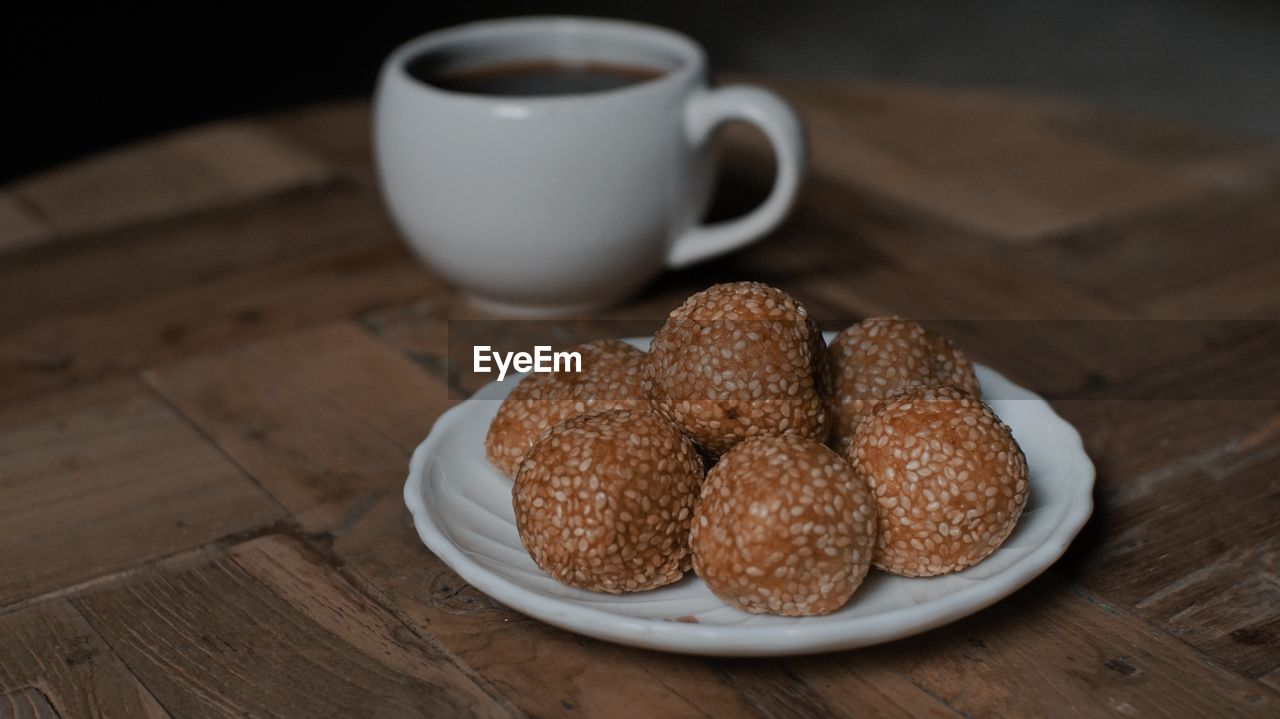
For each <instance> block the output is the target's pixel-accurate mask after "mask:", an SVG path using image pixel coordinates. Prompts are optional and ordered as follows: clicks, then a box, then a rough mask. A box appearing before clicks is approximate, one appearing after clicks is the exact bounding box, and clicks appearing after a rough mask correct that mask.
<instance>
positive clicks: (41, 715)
mask: <svg viewBox="0 0 1280 719" xmlns="http://www.w3.org/2000/svg"><path fill="white" fill-rule="evenodd" d="M0 719H58V711H57V710H56V709H54V708H53V705H52V704H50V703H49V698H48V697H46V696H45V695H44V692H42V691H40V690H39V689H36V688H35V687H27V688H26V689H19V690H17V691H13V692H9V693H7V694H0Z"/></svg>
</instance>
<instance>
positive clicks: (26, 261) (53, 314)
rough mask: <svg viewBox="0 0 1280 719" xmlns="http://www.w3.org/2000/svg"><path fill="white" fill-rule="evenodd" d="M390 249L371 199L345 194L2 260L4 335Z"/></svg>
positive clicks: (335, 191) (303, 195)
mask: <svg viewBox="0 0 1280 719" xmlns="http://www.w3.org/2000/svg"><path fill="white" fill-rule="evenodd" d="M396 241H397V235H396V233H395V230H394V229H393V228H392V227H391V223H390V220H389V219H387V217H386V215H385V213H384V212H383V210H382V201H381V200H380V199H379V198H378V197H377V195H376V193H375V192H373V191H372V190H364V189H358V188H354V187H351V186H346V185H342V186H329V187H326V188H323V189H320V188H317V189H313V190H309V191H305V192H298V193H293V194H290V195H288V196H285V197H280V198H277V199H274V200H271V201H268V202H261V203H254V204H251V205H241V206H237V207H232V208H227V209H224V210H220V211H218V212H210V213H205V214H201V215H196V216H193V217H186V218H181V219H176V220H173V221H169V222H162V223H155V224H151V225H146V226H142V227H130V228H127V229H121V230H117V231H113V232H106V233H103V234H101V235H98V236H96V237H95V238H94V239H92V240H87V239H86V240H82V241H79V242H72V243H60V244H55V245H53V246H50V247H48V248H43V249H42V251H38V252H34V251H33V252H29V253H25V254H22V255H20V256H12V257H8V258H3V257H0V331H4V332H12V331H14V330H16V329H19V328H26V327H31V326H33V325H38V324H43V323H47V322H49V321H50V320H55V319H60V318H63V317H65V316H68V315H74V314H76V313H83V312H91V311H102V310H106V309H109V308H114V307H118V306H120V305H123V304H126V303H129V302H134V301H138V300H141V299H144V298H147V297H151V296H155V295H159V294H163V293H166V292H173V291H175V290H181V289H188V288H192V287H195V286H199V285H204V284H208V283H210V282H213V281H216V280H220V279H224V278H227V277H229V276H232V275H234V274H236V273H237V272H244V271H247V270H261V269H263V268H264V267H266V266H270V265H274V264H281V263H284V264H289V263H297V262H301V261H305V260H306V259H308V258H313V257H316V256H322V255H325V254H328V253H333V252H337V251H342V250H356V249H368V248H370V247H374V246H379V245H388V244H392V243H394V242H396Z"/></svg>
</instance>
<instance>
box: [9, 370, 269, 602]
mask: <svg viewBox="0 0 1280 719" xmlns="http://www.w3.org/2000/svg"><path fill="white" fill-rule="evenodd" d="M0 477H3V478H4V481H3V482H0V567H3V570H0V606H4V605H9V604H12V603H14V602H18V601H20V600H23V599H27V598H30V597H33V596H36V595H39V594H42V593H45V592H51V591H54V590H57V589H60V588H62V587H65V586H67V585H69V584H72V583H76V582H83V581H85V580H88V579H91V578H93V577H97V576H100V575H104V574H107V573H110V572H113V571H116V570H120V569H124V568H126V567H129V566H132V565H134V564H136V563H138V562H142V561H147V560H151V559H156V558H159V557H163V556H165V555H168V554H172V553H175V552H178V551H181V550H184V549H188V548H191V547H196V546H199V545H201V544H204V543H206V542H209V541H212V540H214V539H216V538H218V537H222V536H225V535H228V534H232V533H236V532H241V531H244V530H247V529H251V528H254V527H259V526H263V525H267V524H270V523H272V522H274V521H275V520H277V519H278V518H280V516H281V511H280V508H279V507H278V505H276V504H275V503H274V502H273V501H272V500H271V499H270V498H269V497H268V496H267V495H266V494H264V493H263V492H262V491H261V490H260V489H258V488H257V487H256V486H255V485H254V484H253V482H252V481H251V480H250V479H249V478H247V477H246V476H245V475H244V473H243V472H241V471H240V470H239V469H237V468H236V467H235V465H233V464H232V463H231V462H230V461H228V460H227V459H226V458H225V457H224V456H222V455H221V454H220V453H219V452H218V451H217V450H216V449H214V448H213V447H212V446H210V445H209V444H208V443H207V442H206V441H204V439H202V438H201V437H200V436H199V435H198V434H197V433H196V432H195V431H194V430H193V429H192V428H191V426H190V425H189V424H188V423H187V422H186V421H185V420H184V419H183V418H182V417H180V416H179V415H178V414H177V413H175V412H174V411H173V410H172V409H171V408H170V407H169V406H168V405H166V404H164V403H163V402H161V401H160V400H159V399H157V398H156V397H155V396H154V395H153V394H151V393H150V392H149V391H147V389H146V388H145V387H143V386H141V385H140V384H139V383H137V382H135V381H126V380H121V381H118V382H110V383H105V384H99V385H95V386H90V387H87V388H84V389H81V390H77V391H73V392H69V393H65V394H60V395H57V396H54V397H51V398H48V399H45V400H40V401H38V402H33V403H29V404H27V405H25V406H23V407H20V408H17V409H11V410H5V411H3V412H0Z"/></svg>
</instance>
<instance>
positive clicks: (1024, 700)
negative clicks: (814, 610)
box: [812, 577, 1280, 717]
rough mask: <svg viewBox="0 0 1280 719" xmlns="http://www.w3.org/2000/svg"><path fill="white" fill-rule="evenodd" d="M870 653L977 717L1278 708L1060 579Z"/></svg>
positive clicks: (1257, 689)
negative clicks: (947, 624)
mask: <svg viewBox="0 0 1280 719" xmlns="http://www.w3.org/2000/svg"><path fill="white" fill-rule="evenodd" d="M870 653H871V654H874V655H875V659H874V661H877V662H884V663H885V664H887V665H888V666H889V667H890V668H894V669H898V670H900V671H906V672H908V673H909V675H910V676H911V677H912V679H913V680H914V681H915V682H916V683H918V684H919V685H920V686H922V687H924V688H926V689H927V690H928V691H929V692H930V693H931V694H932V695H934V696H937V697H939V698H940V699H942V700H943V701H945V702H947V703H948V704H949V705H950V706H952V707H953V708H955V709H957V710H959V711H960V712H962V713H964V714H966V715H969V716H1103V715H1111V714H1120V715H1138V716H1146V715H1156V716H1162V715H1171V716H1205V717H1214V716H1259V717H1261V716H1271V715H1273V714H1274V713H1275V712H1276V710H1277V708H1280V694H1277V693H1276V692H1273V691H1271V690H1270V689H1269V688H1268V687H1265V686H1263V685H1262V684H1260V683H1259V682H1256V681H1253V680H1250V679H1246V678H1243V677H1240V676H1239V675H1237V674H1235V673H1234V672H1232V671H1231V670H1230V669H1227V668H1225V667H1222V666H1219V665H1215V664H1213V663H1211V662H1206V661H1204V660H1203V659H1202V658H1201V657H1200V656H1199V655H1198V654H1197V653H1196V652H1195V650H1193V649H1191V648H1190V647H1188V646H1186V645H1185V644H1183V643H1182V642H1180V641H1179V640H1178V639H1176V638H1174V637H1171V636H1168V635H1166V634H1164V633H1162V632H1159V631H1154V630H1152V628H1151V627H1149V626H1148V625H1147V624H1146V623H1145V622H1144V621H1143V620H1142V619H1141V618H1139V617H1135V616H1134V615H1132V614H1130V613H1128V612H1126V611H1124V610H1123V609H1121V608H1119V607H1117V606H1115V605H1112V604H1110V603H1108V602H1107V601H1105V600H1103V599H1101V598H1099V597H1097V596H1096V595H1093V594H1091V593H1089V592H1086V591H1082V590H1078V589H1074V588H1072V587H1071V586H1068V585H1064V584H1063V583H1061V582H1060V581H1058V580H1056V579H1054V578H1053V577H1046V578H1042V579H1040V580H1037V581H1036V582H1035V583H1033V584H1032V585H1031V587H1029V588H1028V589H1026V590H1023V591H1022V592H1019V593H1018V594H1016V595H1014V596H1013V597H1012V598H1010V599H1007V600H1005V601H1003V602H1001V604H1000V605H999V606H998V607H996V608H992V609H988V610H986V611H984V612H981V613H980V614H978V615H975V616H973V617H970V618H967V619H964V620H961V621H959V622H956V623H954V624H952V625H949V626H947V627H945V628H943V629H942V630H939V631H935V632H930V633H929V634H926V635H923V636H921V637H918V638H916V639H914V640H908V641H904V642H897V643H895V644H892V645H888V646H885V647H882V648H879V649H876V650H873V651H872V652H870ZM812 662H813V663H814V664H815V665H818V666H819V667H820V669H821V670H822V671H830V669H829V668H828V667H827V666H826V665H825V664H823V663H822V662H821V660H820V658H815V659H813V660H812Z"/></svg>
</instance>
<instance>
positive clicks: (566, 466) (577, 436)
mask: <svg viewBox="0 0 1280 719" xmlns="http://www.w3.org/2000/svg"><path fill="white" fill-rule="evenodd" d="M702 471H703V470H702V459H701V458H700V457H699V456H698V451H697V449H696V448H695V447H694V445H693V442H691V441H689V439H688V438H687V437H685V436H684V435H683V434H681V433H680V430H679V429H678V428H677V427H676V426H675V425H673V424H671V423H670V422H669V421H667V420H666V418H664V417H662V416H661V415H659V414H657V413H655V412H652V411H649V410H610V411H606V412H600V413H595V414H589V415H580V416H578V417H573V418H571V419H568V420H565V421H564V422H561V423H560V424H558V425H556V426H555V427H553V428H552V429H551V430H550V431H548V432H547V433H546V434H544V435H543V436H542V437H541V438H539V439H538V441H537V442H536V443H535V444H534V446H533V448H532V449H530V450H529V452H528V454H527V455H526V456H525V458H524V459H523V460H522V461H521V462H520V465H519V468H518V470H517V472H516V480H515V487H514V488H513V489H512V493H511V502H512V505H513V506H514V508H515V514H516V529H517V531H519V533H520V541H521V542H523V543H524V546H525V549H527V550H528V551H529V555H530V556H531V557H533V561H534V562H535V563H536V564H537V565H538V566H539V567H541V568H542V570H543V571H544V572H546V573H547V574H549V575H551V576H552V577H554V578H555V579H557V580H558V581H560V582H563V583H565V584H569V585H571V586H575V587H581V588H583V589H592V590H595V591H600V592H609V593H613V594H620V593H622V592H639V591H644V590H646V589H653V588H656V587H661V586H663V585H666V584H670V583H672V582H674V581H676V580H678V579H680V577H681V576H683V575H684V572H685V571H686V570H688V568H689V524H690V522H691V521H692V519H693V508H694V504H695V503H696V501H697V497H698V487H699V485H700V484H701V482H702V477H703V474H702Z"/></svg>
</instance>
